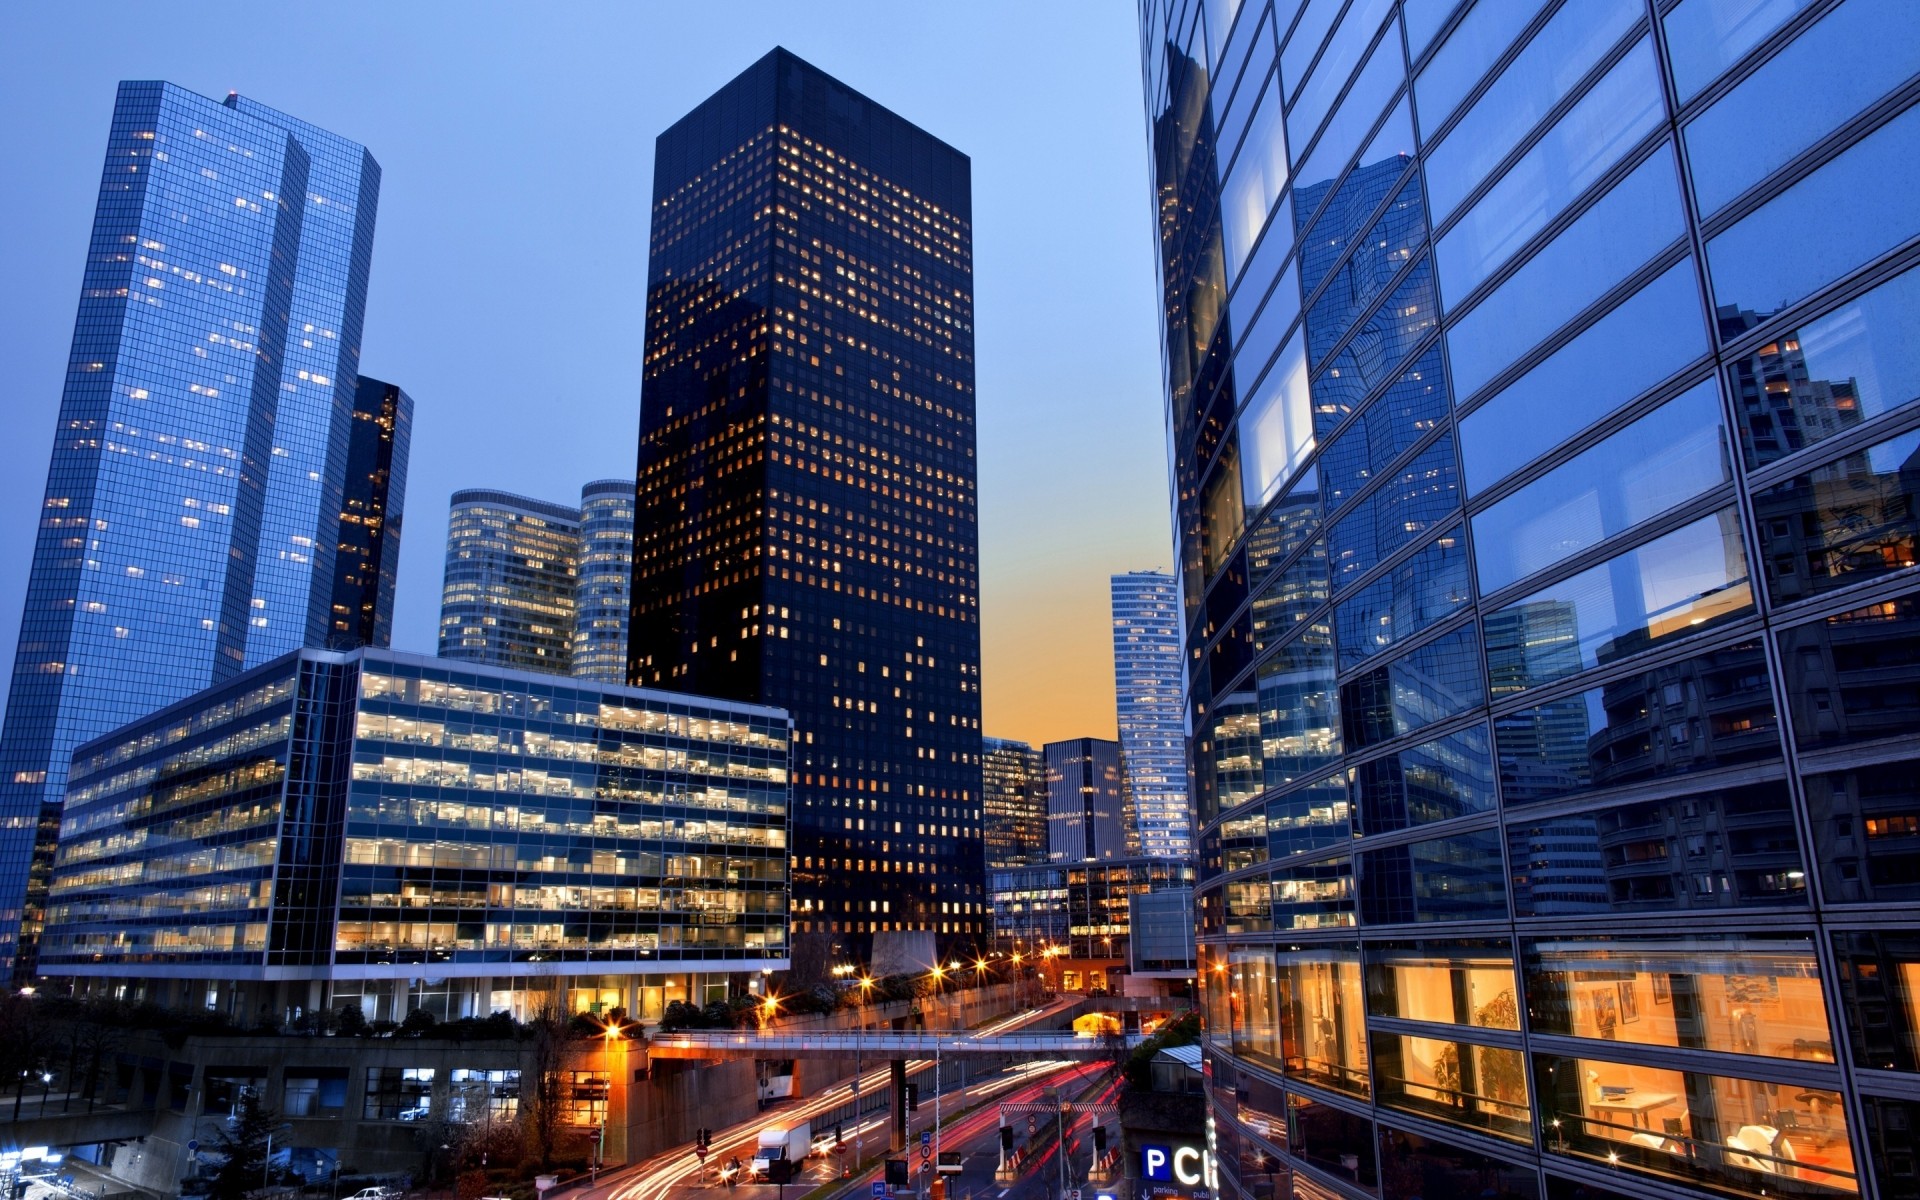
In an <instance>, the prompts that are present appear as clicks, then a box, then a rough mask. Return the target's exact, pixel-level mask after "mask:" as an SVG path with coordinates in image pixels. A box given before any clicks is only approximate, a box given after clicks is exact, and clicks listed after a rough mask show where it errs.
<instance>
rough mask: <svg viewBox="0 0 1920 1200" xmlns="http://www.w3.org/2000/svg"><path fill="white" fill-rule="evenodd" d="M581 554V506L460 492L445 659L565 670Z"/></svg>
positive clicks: (444, 594)
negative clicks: (573, 506) (571, 506)
mask: <svg viewBox="0 0 1920 1200" xmlns="http://www.w3.org/2000/svg"><path fill="white" fill-rule="evenodd" d="M579 558H580V510H579V509H577V508H569V507H567V506H566V505H564V504H550V503H548V502H547V501H545V500H533V499H529V498H528V497H526V496H516V495H514V494H513V493H511V492H495V491H486V490H470V491H464V492H455V493H454V494H453V511H452V513H451V514H450V515H449V517H448V520H447V566H446V577H445V581H444V582H443V583H442V585H441V590H440V657H442V658H457V659H461V660H463V661H466V662H477V663H486V664H488V665H490V666H496V667H516V668H518V669H520V670H523V671H549V672H552V673H554V674H556V675H565V674H567V673H568V672H569V671H570V670H571V669H572V662H573V624H574V604H575V599H574V589H575V578H576V574H577V571H578V562H579Z"/></svg>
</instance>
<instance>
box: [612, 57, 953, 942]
mask: <svg viewBox="0 0 1920 1200" xmlns="http://www.w3.org/2000/svg"><path fill="white" fill-rule="evenodd" d="M653 196H654V200H653V227H652V229H653V231H652V250H651V255H650V257H649V260H648V281H647V293H648V294H647V337H646V364H647V365H646V371H645V380H644V387H643V393H642V398H641V417H640V457H639V468H638V471H639V474H638V479H639V482H638V498H637V503H636V507H635V514H636V515H635V519H636V525H637V530H638V534H637V537H636V540H635V543H634V583H633V611H632V621H631V630H630V645H629V667H628V678H629V679H630V680H631V681H633V682H636V683H645V684H649V685H658V686H662V687H673V688H682V689H687V690H690V691H696V692H700V693H703V694H710V695H717V696H730V697H737V698H741V699H752V700H759V701H764V702H767V703H773V704H779V705H781V706H782V707H784V708H786V709H788V710H789V711H790V712H791V713H792V714H793V718H794V722H795V725H796V728H797V729H798V730H799V733H798V735H797V736H798V743H797V746H796V751H795V755H796V761H795V771H796V780H795V793H796V797H797V799H796V807H795V813H794V831H795V832H794V836H795V839H796V841H795V846H794V859H793V869H794V877H793V886H794V896H795V913H794V928H795V931H796V932H797V933H798V934H799V935H801V936H809V935H816V934H817V935H820V936H821V938H822V939H825V940H826V941H827V942H828V943H829V945H831V944H833V943H835V942H837V944H838V945H839V946H840V947H841V949H842V951H843V952H845V953H847V954H850V955H853V956H855V957H862V958H864V957H865V956H866V955H867V954H868V952H869V950H870V948H874V947H877V946H878V945H879V944H880V943H882V942H885V943H888V944H890V945H894V946H897V947H900V950H899V953H900V955H901V956H902V957H900V958H897V959H890V961H897V962H902V963H905V962H908V961H919V962H921V963H924V962H926V961H930V959H929V958H928V957H927V955H930V954H931V952H932V947H931V946H928V945H926V943H928V942H930V941H933V940H935V939H938V940H939V941H940V942H941V943H942V944H943V945H944V944H946V943H949V942H952V943H956V944H964V943H969V942H973V941H975V940H977V939H978V938H979V937H981V936H983V935H985V934H986V932H987V908H986V889H985V881H984V878H983V876H982V871H983V866H982V860H983V855H982V853H981V847H980V836H981V831H980V819H981V812H980V803H981V801H980V633H979V608H978V605H979V586H978V578H979V562H978V557H979V556H978V533H977V518H976V500H975V490H974V454H973V448H974V396H973V373H974V368H973V265H972V224H971V222H972V216H971V214H972V199H971V165H970V163H969V160H968V159H967V157H966V156H965V155H964V154H961V153H960V152H959V151H957V150H955V149H953V148H952V147H951V146H949V145H947V144H946V143H944V142H942V141H940V140H939V139H937V138H935V137H933V136H932V135H931V134H928V133H926V132H925V131H924V130H922V129H919V128H918V127H916V126H914V125H912V124H911V123H909V122H908V121H906V120H905V119H903V118H902V117H900V116H898V115H896V114H894V113H892V112H889V111H888V110H887V109H885V108H883V107H881V106H880V105H879V104H877V103H875V102H874V101H872V100H870V99H868V98H867V97H865V96H863V95H861V94H860V93H858V92H856V91H853V90H852V89H851V88H848V87H847V86H846V85H844V84H842V83H840V82H839V81H837V80H835V79H832V78H830V77H829V76H827V75H826V74H824V73H823V72H821V71H819V70H818V69H816V68H815V67H813V66H810V65H809V64H807V63H805V62H803V61H801V60H800V59H799V58H796V57H795V56H794V55H792V54H791V53H789V52H788V51H786V50H781V49H776V50H774V51H773V52H772V53H770V54H768V55H767V56H766V57H765V58H763V59H761V60H760V61H759V62H757V63H755V64H754V65H753V66H751V67H749V68H747V70H746V71H744V72H743V73H742V74H741V75H740V76H739V77H738V78H736V79H734V80H733V81H732V82H731V83H729V84H727V85H726V86H725V87H724V88H722V89H721V90H720V91H719V92H717V93H715V94H714V95H713V96H712V97H710V98H708V99H707V100H706V101H705V102H703V103H702V104H700V105H699V106H698V107H697V108H695V109H694V110H693V111H692V112H691V113H689V114H688V115H687V116H686V117H684V118H682V119H681V120H680V121H679V122H677V123H676V124H675V125H674V126H673V127H672V128H670V129H668V130H667V131H666V132H665V133H664V134H662V135H661V136H660V139H659V143H658V147H657V152H656V154H655V158H654V192H653ZM908 947H912V948H911V949H909V948H908ZM887 953H888V954H889V955H891V954H893V953H894V951H893V950H891V949H890V950H888V951H887ZM823 957H824V955H823Z"/></svg>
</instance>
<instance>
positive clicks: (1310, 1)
mask: <svg viewBox="0 0 1920 1200" xmlns="http://www.w3.org/2000/svg"><path fill="white" fill-rule="evenodd" d="M1345 5H1346V0H1307V2H1306V3H1305V4H1304V5H1301V6H1299V11H1300V19H1299V21H1298V23H1296V24H1295V25H1294V27H1293V31H1292V32H1291V33H1288V32H1287V19H1288V18H1287V17H1286V16H1285V15H1282V17H1281V20H1280V32H1281V33H1282V34H1284V35H1286V40H1285V42H1284V43H1282V45H1281V47H1280V78H1281V80H1282V81H1283V82H1285V83H1286V85H1287V91H1288V92H1290V93H1298V92H1299V91H1300V87H1301V85H1302V84H1303V83H1305V82H1306V80H1307V70H1308V68H1309V67H1311V66H1313V60H1314V56H1315V55H1317V54H1318V53H1319V52H1320V45H1321V43H1322V42H1324V41H1326V40H1327V30H1329V29H1331V28H1333V22H1334V18H1336V17H1338V16H1339V15H1340V10H1341V8H1343V7H1344V6H1345ZM1277 11H1279V12H1281V13H1282V14H1284V13H1286V12H1287V11H1288V6H1286V5H1281V6H1280V7H1279V9H1278V10H1277ZM1347 61H1348V62H1352V61H1353V60H1352V59H1348V60H1347Z"/></svg>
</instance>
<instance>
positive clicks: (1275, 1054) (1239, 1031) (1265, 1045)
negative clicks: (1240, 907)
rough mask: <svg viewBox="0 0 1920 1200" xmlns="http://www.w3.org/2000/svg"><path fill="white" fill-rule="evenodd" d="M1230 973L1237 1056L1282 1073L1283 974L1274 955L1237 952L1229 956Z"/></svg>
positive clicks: (1229, 992)
mask: <svg viewBox="0 0 1920 1200" xmlns="http://www.w3.org/2000/svg"><path fill="white" fill-rule="evenodd" d="M1227 972H1228V976H1229V979H1230V980H1231V986H1230V987H1229V989H1228V993H1227V994H1228V1000H1229V1005H1230V1012H1231V1020H1232V1022H1233V1025H1232V1028H1233V1035H1232V1045H1233V1052H1234V1053H1235V1054H1236V1055H1239V1056H1240V1057H1242V1058H1250V1059H1252V1060H1253V1061H1255V1062H1261V1063H1265V1064H1266V1065H1268V1066H1270V1067H1273V1068H1274V1069H1276V1070H1278V1069H1279V1067H1280V1063H1281V1054H1280V978H1279V975H1280V972H1279V968H1278V967H1277V966H1276V965H1275V963H1274V957H1273V951H1271V950H1251V949H1237V948H1236V949H1233V950H1231V951H1229V952H1228V954H1227Z"/></svg>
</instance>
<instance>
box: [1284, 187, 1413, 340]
mask: <svg viewBox="0 0 1920 1200" xmlns="http://www.w3.org/2000/svg"><path fill="white" fill-rule="evenodd" d="M1393 170H1394V172H1395V173H1396V174H1397V173H1398V167H1397V165H1395V166H1393ZM1351 180H1352V177H1351V176H1349V181H1350V182H1351ZM1426 236H1427V233H1426V223H1425V222H1424V220H1423V219H1422V214H1421V212H1420V181H1419V180H1417V179H1409V180H1408V181H1407V183H1406V186H1404V187H1402V188H1401V189H1400V194H1399V195H1397V196H1395V197H1394V199H1393V202H1392V203H1391V204H1389V205H1388V206H1387V209H1386V211H1385V212H1384V213H1382V214H1381V216H1380V219H1379V220H1378V221H1376V222H1374V224H1373V226H1372V228H1370V229H1368V230H1367V232H1366V233H1365V234H1363V235H1361V237H1360V239H1359V244H1358V245H1357V246H1356V247H1355V249H1354V252H1353V253H1352V254H1351V255H1349V256H1348V257H1347V259H1346V261H1344V262H1342V263H1341V264H1340V266H1339V268H1338V269H1337V270H1335V271H1334V272H1333V275H1332V277H1331V278H1330V279H1328V280H1327V285H1326V287H1325V288H1324V289H1323V290H1322V291H1321V293H1320V295H1319V297H1318V298H1316V299H1315V300H1314V302H1313V307H1312V309H1310V310H1309V311H1308V313H1307V322H1306V329H1307V356H1308V358H1309V360H1310V361H1311V362H1312V363H1313V365H1314V366H1316V367H1318V366H1319V365H1320V364H1321V363H1322V362H1323V361H1325V359H1326V356H1327V353H1328V352H1329V351H1331V350H1332V349H1333V347H1334V344H1335V343H1336V342H1338V341H1339V340H1340V338H1341V337H1342V336H1343V335H1344V334H1345V333H1346V332H1347V329H1348V328H1349V327H1350V326H1351V325H1352V323H1353V321H1354V318H1356V317H1358V316H1359V315H1360V314H1362V313H1364V312H1366V311H1367V309H1368V308H1370V307H1372V305H1373V304H1375V303H1376V302H1377V301H1378V300H1379V299H1380V297H1381V295H1382V293H1383V292H1384V291H1385V290H1386V288H1387V285H1388V284H1390V283H1392V281H1393V279H1394V276H1396V275H1397V274H1399V272H1400V271H1401V269H1402V268H1404V267H1405V266H1406V265H1407V263H1408V261H1409V260H1411V259H1412V258H1413V255H1414V252H1415V251H1417V250H1419V249H1420V248H1421V246H1422V245H1423V244H1424V243H1425V241H1426ZM1308 248H1309V249H1311V245H1309V247H1308ZM1426 270H1431V268H1430V267H1429V266H1428V265H1427V263H1425V262H1423V263H1422V264H1421V266H1420V267H1419V268H1416V274H1417V273H1418V272H1421V271H1426ZM1414 277H1415V276H1409V277H1408V278H1409V279H1410V280H1411V279H1412V278H1414ZM1403 291H1404V289H1403ZM1418 299H1419V298H1416V300H1418ZM1425 306H1426V307H1427V308H1428V309H1431V308H1432V302H1431V300H1430V299H1426V301H1425Z"/></svg>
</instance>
